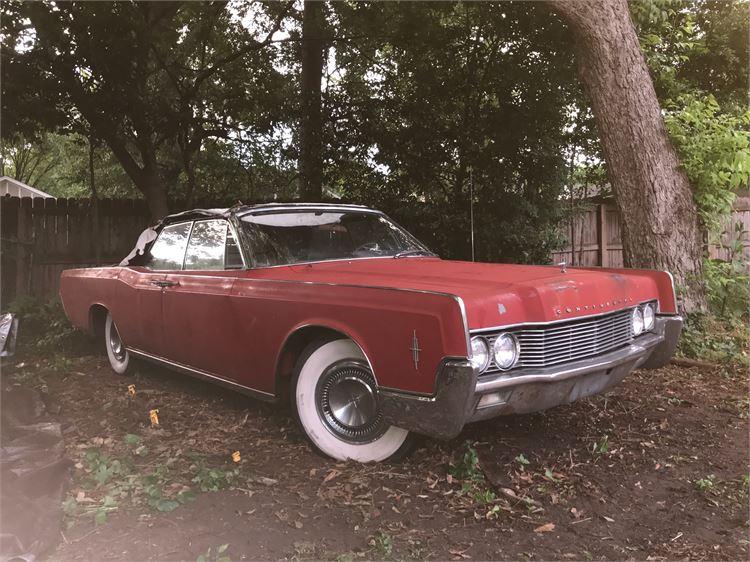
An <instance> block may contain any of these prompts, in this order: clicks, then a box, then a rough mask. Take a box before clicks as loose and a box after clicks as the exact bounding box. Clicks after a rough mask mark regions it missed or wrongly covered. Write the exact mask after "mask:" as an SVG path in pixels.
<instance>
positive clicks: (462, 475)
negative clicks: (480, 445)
mask: <svg viewBox="0 0 750 562" xmlns="http://www.w3.org/2000/svg"><path fill="white" fill-rule="evenodd" d="M465 446H466V451H465V452H464V454H463V456H462V457H461V460H459V461H458V462H457V463H456V464H455V465H452V466H451V467H450V469H449V472H450V474H451V476H453V477H455V478H458V479H459V480H468V481H477V480H483V479H484V477H483V475H482V473H481V471H480V470H479V455H478V454H477V450H476V449H475V448H474V447H472V446H471V443H470V442H469V441H467V442H466V444H465Z"/></svg>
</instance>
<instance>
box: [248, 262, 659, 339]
mask: <svg viewBox="0 0 750 562" xmlns="http://www.w3.org/2000/svg"><path fill="white" fill-rule="evenodd" d="M255 272H256V274H258V276H261V277H266V278H275V279H285V280H293V281H304V282H317V283H332V284H343V285H357V286H367V287H383V288H391V289H405V290H413V291H430V292H437V293H447V294H450V295H455V296H457V297H460V299H461V300H462V302H463V304H464V306H465V308H466V314H467V321H468V324H469V328H470V329H480V328H488V327H495V326H507V325H513V324H521V323H527V322H550V321H556V320H567V319H572V318H577V317H581V316H588V315H591V314H601V313H606V312H611V311H614V310H620V309H622V308H627V307H629V306H633V305H634V304H636V303H638V302H643V301H646V300H651V299H656V298H657V297H658V294H659V293H658V288H657V286H656V283H655V281H654V280H653V278H651V277H649V276H648V275H643V274H641V275H639V274H638V272H633V273H627V274H623V273H622V272H620V271H609V270H603V269H582V268H581V269H579V268H568V269H567V271H561V268H560V267H559V266H538V265H509V264H489V263H473V262H463V261H450V260H441V259H439V258H431V257H405V258H400V259H394V258H378V259H358V260H350V261H332V262H319V263H313V264H305V265H295V266H288V267H276V268H269V269H265V270H255Z"/></svg>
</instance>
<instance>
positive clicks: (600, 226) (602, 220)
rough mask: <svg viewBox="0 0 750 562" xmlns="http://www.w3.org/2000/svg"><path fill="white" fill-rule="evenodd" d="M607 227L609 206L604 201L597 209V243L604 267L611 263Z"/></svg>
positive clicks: (600, 263)
mask: <svg viewBox="0 0 750 562" xmlns="http://www.w3.org/2000/svg"><path fill="white" fill-rule="evenodd" d="M606 227H607V208H606V205H605V204H604V203H599V206H598V207H597V209H596V244H597V246H598V247H599V256H598V258H599V259H598V261H599V265H600V266H602V267H607V266H608V265H609V254H608V252H607V233H606V230H607V228H606Z"/></svg>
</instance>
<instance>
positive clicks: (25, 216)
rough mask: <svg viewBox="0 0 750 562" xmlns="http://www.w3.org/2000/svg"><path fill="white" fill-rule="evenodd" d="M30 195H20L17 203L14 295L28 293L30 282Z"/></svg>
mask: <svg viewBox="0 0 750 562" xmlns="http://www.w3.org/2000/svg"><path fill="white" fill-rule="evenodd" d="M31 201H32V200H31V197H22V198H21V200H20V202H19V205H18V230H17V231H16V239H17V240H18V253H17V254H16V297H21V296H24V295H28V294H29V283H30V282H31V252H30V250H29V248H30V247H31V234H32V224H31V220H32V219H31Z"/></svg>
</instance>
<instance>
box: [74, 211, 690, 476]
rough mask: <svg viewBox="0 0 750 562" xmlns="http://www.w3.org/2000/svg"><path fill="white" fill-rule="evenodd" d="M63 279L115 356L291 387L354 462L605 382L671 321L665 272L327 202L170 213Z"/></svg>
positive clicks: (666, 352)
mask: <svg viewBox="0 0 750 562" xmlns="http://www.w3.org/2000/svg"><path fill="white" fill-rule="evenodd" d="M60 296H61V298H62V302H63V305H64V307H65V311H66V314H67V316H68V318H69V319H70V321H71V322H72V323H73V324H74V325H75V326H77V327H79V328H81V329H85V330H87V331H89V332H90V333H91V334H93V335H95V336H96V337H98V338H100V341H101V342H103V344H104V346H105V347H106V351H107V356H108V357H109V362H110V364H111V366H112V369H113V370H114V371H115V372H116V373H119V374H126V373H129V372H130V371H132V370H133V368H134V365H135V362H136V361H137V360H142V359H143V360H148V361H153V362H156V363H159V364H162V365H165V366H167V367H169V368H172V369H175V370H178V371H180V372H182V373H185V374H188V375H192V376H196V377H200V378H203V379H207V380H209V381H214V382H216V383H219V384H223V385H226V386H229V387H231V388H233V389H236V390H239V391H241V392H244V393H247V394H250V395H252V396H254V397H257V398H259V399H262V400H267V401H272V402H276V403H286V404H288V405H289V406H291V410H292V412H293V414H294V416H295V417H296V419H297V420H298V422H299V425H300V427H301V429H302V431H303V433H304V435H305V436H306V437H307V438H308V439H309V441H310V443H311V445H312V446H313V447H314V448H315V449H316V450H317V451H319V452H322V453H323V454H325V455H328V456H330V457H333V458H335V459H341V460H344V459H353V460H356V461H361V462H370V461H382V460H385V459H388V458H392V457H396V456H401V455H403V454H404V453H405V452H406V451H407V450H408V448H409V446H410V443H411V442H412V441H413V437H414V435H415V434H422V435H426V436H429V437H433V438H439V439H451V438H453V437H456V436H457V435H458V434H459V433H460V432H461V430H462V428H463V427H464V425H465V424H467V423H470V422H474V421H478V420H485V419H488V418H493V417H495V416H500V415H506V414H523V413H528V412H535V411H539V410H544V409H547V408H551V407H553V406H557V405H560V404H567V403H570V402H572V401H574V400H578V399H579V398H583V397H586V396H591V395H594V394H597V393H601V392H604V391H605V390H607V389H609V388H610V387H612V386H613V385H615V384H617V383H618V382H620V381H621V380H622V379H623V378H624V377H626V376H627V375H628V374H629V373H630V372H631V371H633V370H634V369H636V368H645V369H653V368H657V367H660V366H663V365H664V364H665V363H667V362H668V361H669V360H670V358H671V356H672V354H673V352H674V349H675V346H676V343H677V339H678V337H679V334H680V331H681V328H682V320H681V318H680V317H679V315H678V314H677V303H676V297H675V291H674V284H673V282H672V277H671V275H670V274H669V273H667V272H661V271H650V270H632V269H601V268H566V267H565V265H564V264H561V265H558V266H530V265H504V264H489V263H473V262H464V261H449V260H443V259H440V258H439V257H438V256H436V255H435V254H433V253H432V252H430V251H429V250H428V249H427V247H425V246H424V245H423V244H421V243H420V242H419V241H418V240H416V239H415V238H414V237H413V236H412V235H410V234H409V233H408V232H406V231H405V230H404V229H403V228H401V227H400V226H398V225H397V224H396V223H394V222H393V221H392V220H390V219H389V218H388V217H387V216H386V215H385V214H383V213H381V212H379V211H376V210H373V209H369V208H366V207H362V206H357V205H338V204H267V205H256V206H241V205H238V206H235V207H233V208H231V209H208V210H193V211H187V212H183V213H179V214H175V215H171V216H169V217H167V218H165V219H164V220H162V221H161V222H160V223H159V224H157V225H156V226H154V227H152V228H149V229H147V230H145V231H144V232H143V233H142V234H141V236H140V237H139V239H138V242H137V244H136V247H135V248H134V249H133V251H132V252H131V253H130V255H129V256H127V257H126V258H125V259H124V260H123V261H122V262H121V263H120V264H119V265H118V266H113V267H93V268H86V269H71V270H67V271H64V272H63V274H62V277H61V284H60Z"/></svg>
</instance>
